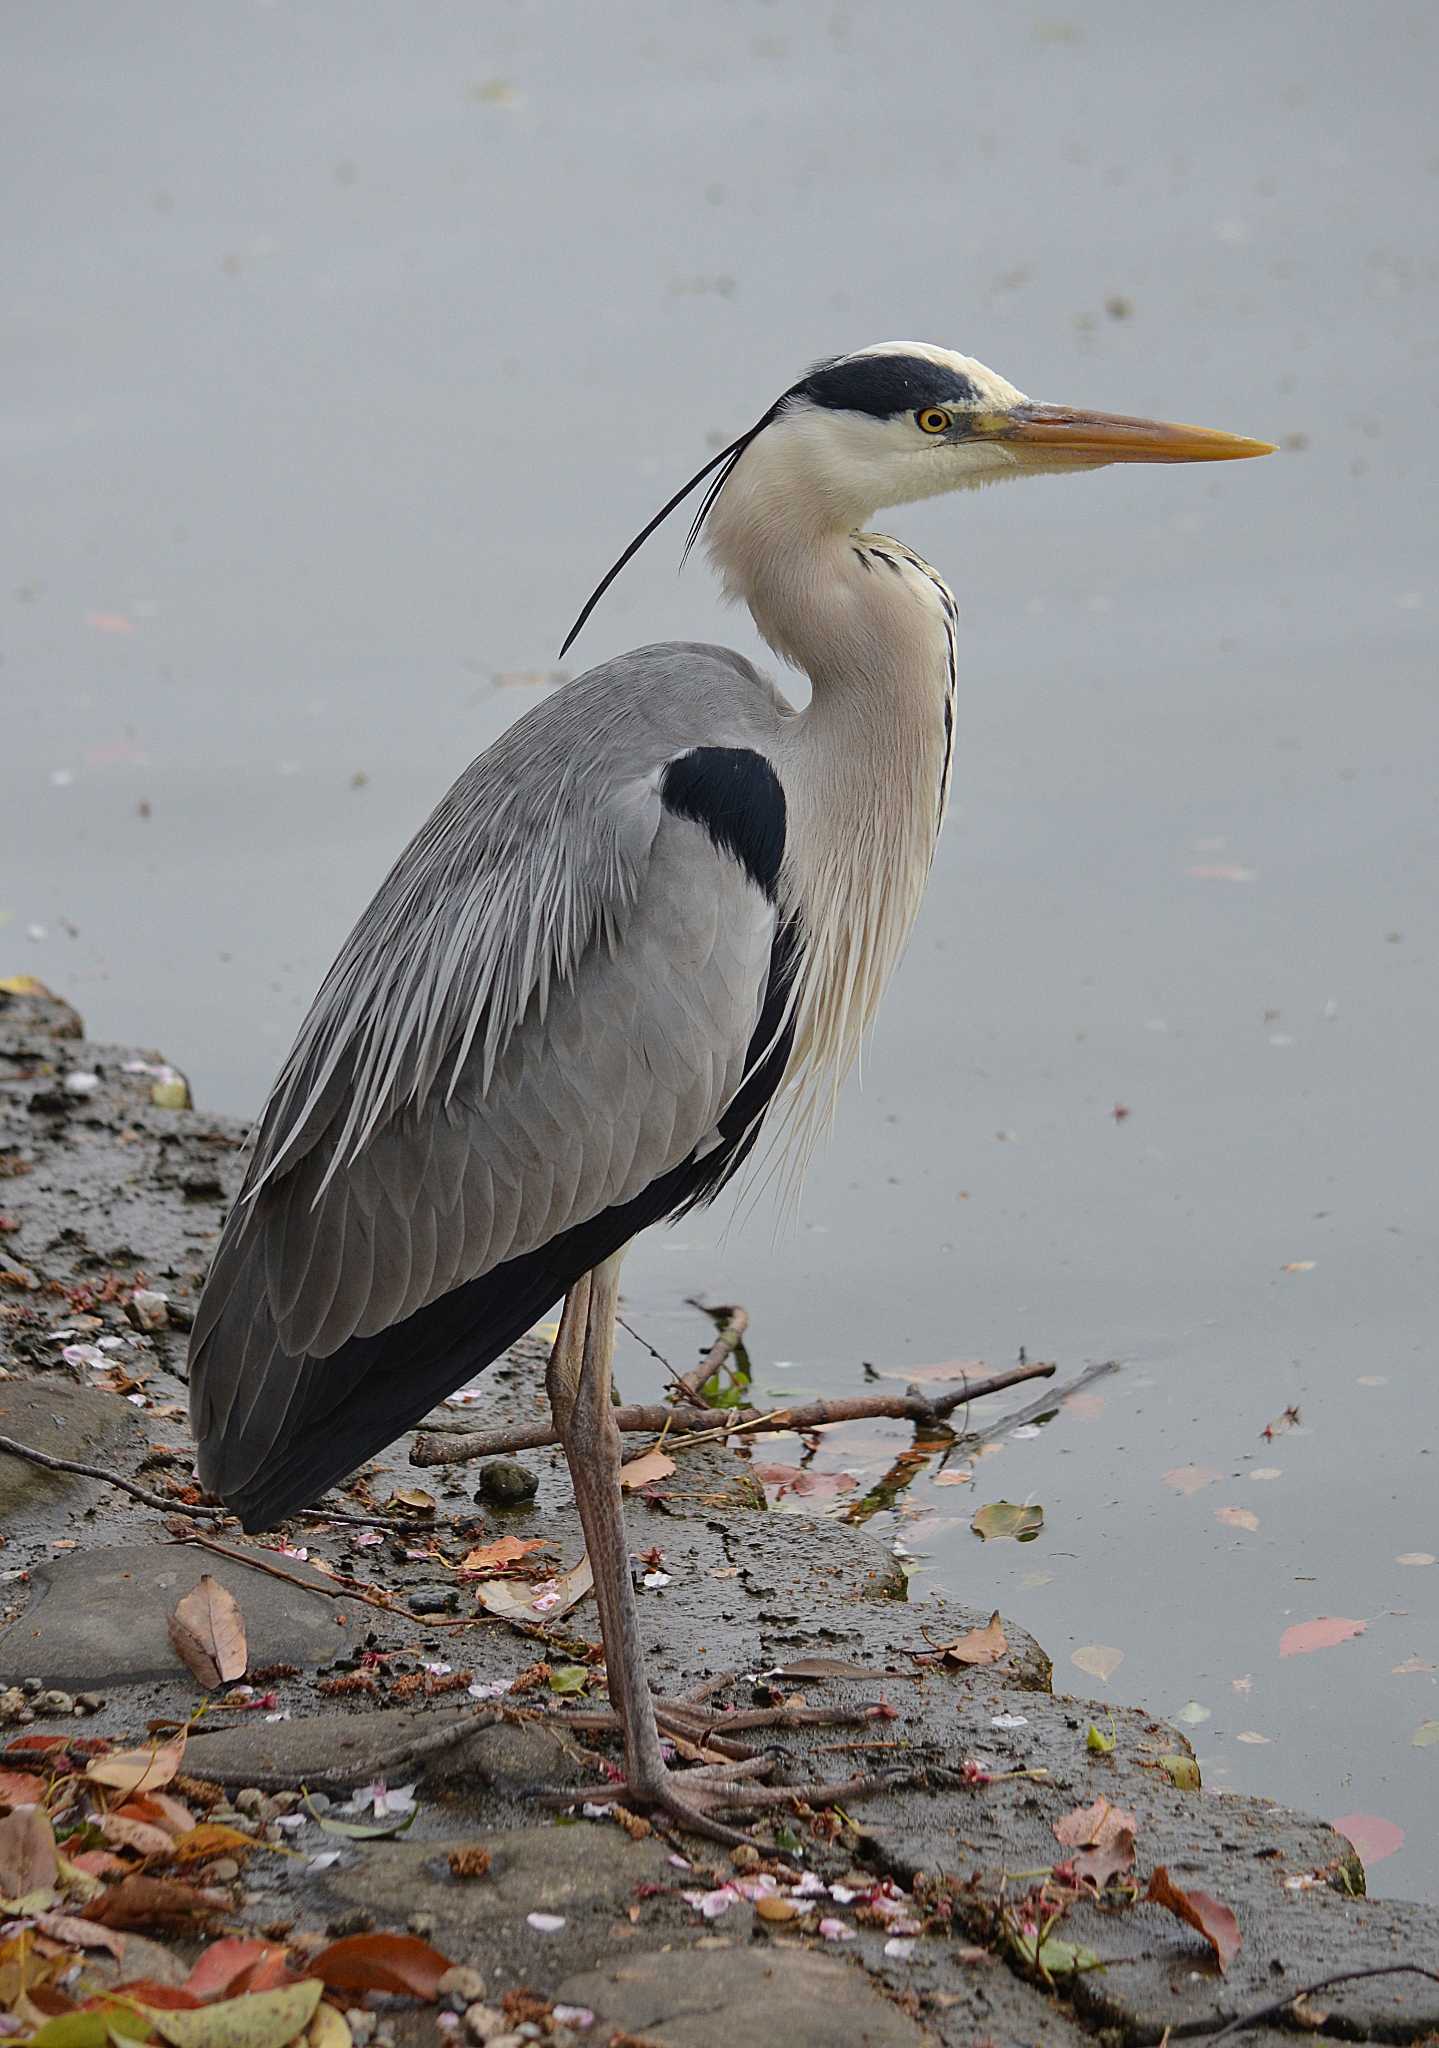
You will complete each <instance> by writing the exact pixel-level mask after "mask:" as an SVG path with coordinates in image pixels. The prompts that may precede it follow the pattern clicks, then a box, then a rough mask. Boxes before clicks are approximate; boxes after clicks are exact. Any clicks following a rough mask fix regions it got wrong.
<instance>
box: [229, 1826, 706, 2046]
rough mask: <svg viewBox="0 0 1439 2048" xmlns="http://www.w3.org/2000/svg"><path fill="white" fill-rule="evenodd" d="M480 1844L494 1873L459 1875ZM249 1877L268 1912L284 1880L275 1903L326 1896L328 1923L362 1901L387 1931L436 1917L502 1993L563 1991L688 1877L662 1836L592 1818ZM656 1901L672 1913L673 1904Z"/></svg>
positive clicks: (361, 1853) (361, 1848) (405, 1843)
mask: <svg viewBox="0 0 1439 2048" xmlns="http://www.w3.org/2000/svg"><path fill="white" fill-rule="evenodd" d="M477 1844H478V1845H480V1846H482V1847H484V1848H485V1849H487V1850H488V1851H489V1853H490V1859H491V1860H490V1872H489V1875H488V1876H487V1877H484V1878H468V1879H461V1878H456V1877H453V1876H452V1875H451V1873H450V1869H449V1863H448V1855H449V1851H450V1850H451V1849H452V1848H461V1847H463V1848H471V1847H474V1846H475V1845H477ZM250 1877H251V1882H252V1884H253V1886H254V1888H255V1890H256V1894H257V1904H258V1906H259V1908H260V1910H259V1913H258V1916H257V1917H258V1918H259V1919H261V1920H263V1919H264V1918H265V1917H266V1906H265V1898H266V1893H265V1891H264V1890H263V1889H262V1887H266V1886H272V1887H273V1888H274V1890H273V1898H274V1907H273V1908H271V1909H270V1910H277V1909H278V1908H279V1907H281V1906H283V1907H284V1908H286V1909H287V1910H288V1911H291V1912H293V1911H294V1910H295V1909H296V1907H297V1906H298V1907H300V1908H301V1909H302V1910H304V1911H305V1912H306V1917H307V1918H313V1917H314V1913H315V1911H316V1909H317V1903H318V1910H319V1911H320V1913H321V1919H322V1924H323V1921H324V1919H325V1918H330V1919H333V1918H334V1917H336V1916H337V1915H340V1914H343V1913H345V1912H347V1911H353V1910H355V1909H357V1908H358V1909H360V1910H362V1911H366V1912H369V1913H372V1914H373V1915H374V1918H375V1924H376V1926H379V1927H403V1926H404V1924H405V1922H406V1920H407V1918H408V1917H409V1916H410V1915H412V1914H414V1913H423V1914H425V1915H427V1916H429V1918H430V1919H431V1920H432V1921H433V1932H432V1934H431V1936H430V1939H432V1940H433V1941H434V1943H435V1944H436V1946H437V1947H439V1948H441V1949H443V1950H444V1952H445V1954H446V1955H448V1956H450V1957H452V1958H453V1959H454V1961H456V1962H459V1963H467V1964H469V1965H470V1966H471V1967H472V1968H474V1969H477V1970H479V1971H480V1972H481V1973H482V1975H483V1976H484V1979H485V1983H486V1987H487V1996H489V1997H490V1998H491V1999H492V2000H495V2001H498V1998H499V1996H500V1994H502V1993H503V1992H505V1991H507V1990H512V1989H520V1988H524V1989H529V1990H535V1991H543V1992H545V1993H546V1994H547V1995H553V1987H554V1986H555V1985H556V1984H558V1983H559V1982H560V1980H561V1979H562V1978H564V1977H568V1976H572V1975H573V1974H575V1972H577V1971H581V1970H590V1969H593V1968H595V1967H596V1966H597V1965H598V1964H599V1963H600V1962H601V1961H602V1960H603V1959H604V1958H605V1957H606V1956H608V1955H610V1954H612V1953H613V1952H614V1950H615V1948H616V1946H617V1945H622V1944H628V1943H631V1942H635V1943H638V1942H639V1941H640V1939H641V1938H642V1936H641V1930H639V1929H637V1928H636V1927H635V1926H634V1925H633V1924H632V1923H631V1922H630V1920H629V1919H628V1918H627V1915H626V1908H627V1906H628V1905H629V1903H630V1901H631V1900H632V1899H634V1897H635V1896H636V1890H637V1888H639V1890H640V1892H641V1893H642V1894H643V1893H644V1892H645V1889H646V1888H648V1887H658V1888H660V1889H665V1890H667V1889H668V1888H669V1887H670V1886H672V1885H674V1884H676V1883H677V1882H679V1879H678V1876H677V1873H676V1872H675V1870H674V1869H673V1868H672V1867H671V1865H670V1862H669V1850H668V1848H667V1846H666V1845H665V1844H664V1843H663V1842H660V1841H658V1840H656V1839H653V1838H652V1839H650V1840H647V1841H640V1842H632V1841H630V1840H629V1839H628V1837H627V1836H625V1835H624V1834H622V1833H621V1832H620V1830H619V1829H618V1828H616V1827H611V1826H594V1825H591V1824H590V1823H589V1822H585V1821H580V1822H576V1823H575V1824H574V1825H573V1826H568V1827H554V1826H550V1825H537V1826H529V1827H524V1826H521V1827H515V1828H485V1829H476V1830H474V1831H473V1832H469V1833H466V1834H463V1835H458V1836H455V1835H452V1836H450V1837H448V1838H445V1839H441V1840H438V1841H430V1842H416V1841H414V1840H413V1839H412V1838H411V1837H409V1836H406V1837H404V1838H403V1839H402V1840H398V1841H389V1842H365V1843H361V1844H357V1845H356V1846H355V1848H354V1849H353V1850H347V1851H346V1852H345V1854H344V1855H343V1857H342V1860H341V1862H340V1863H339V1864H338V1865H336V1866H335V1867H333V1868H332V1869H330V1870H326V1871H324V1872H322V1873H315V1874H309V1873H303V1872H302V1873H300V1874H299V1875H298V1876H294V1875H291V1874H289V1873H279V1874H278V1875H276V1874H272V1873H262V1872H261V1871H260V1870H259V1867H258V1862H257V1863H256V1864H254V1865H252V1866H251V1873H250ZM658 1903H659V1905H660V1907H661V1909H663V1906H664V1903H665V1902H658ZM681 1910H685V1909H681ZM531 1913H543V1914H551V1915H554V1916H556V1917H557V1918H559V1919H561V1920H563V1922H564V1925H563V1926H562V1927H560V1928H559V1929H557V1930H556V1931H555V1932H553V1933H544V1932H541V1931H539V1930H537V1929H535V1928H533V1927H531V1926H530V1924H529V1917H528V1916H529V1915H530V1914H531ZM601 2038H603V2037H601Z"/></svg>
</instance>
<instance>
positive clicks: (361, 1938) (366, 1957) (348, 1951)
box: [306, 1934, 454, 1999]
mask: <svg viewBox="0 0 1439 2048" xmlns="http://www.w3.org/2000/svg"><path fill="white" fill-rule="evenodd" d="M453 1967H454V1965H453V1964H452V1963H451V1962H450V1959H449V1957H448V1956H442V1955H441V1954H440V1951H439V1950H438V1949H437V1948H431V1947H430V1944H429V1943H428V1942H427V1941H421V1940H420V1939H419V1938H418V1936H416V1935H413V1934H348V1935H346V1936H345V1938H344V1939H343V1940H342V1941H332V1942H331V1943H330V1946H329V1947H328V1948H325V1949H321V1951H320V1953H319V1954H318V1955H317V1956H315V1957H314V1958H313V1959H312V1960H311V1962H310V1963H309V1965H308V1966H307V1970H306V1975H307V1976H311V1977H319V1978H320V1979H321V1980H322V1982H323V1983H325V1984H326V1985H328V1986H329V1988H330V1989H331V1990H332V1991H408V1992H409V1993H410V1994H411V1995H412V1996H413V1997H415V1998H424V1999H433V1998H434V1996H435V1993H436V1988H437V1987H438V1985H439V1981H440V1979H441V1977H443V1976H444V1974H445V1972H446V1970H449V1969H452V1968H453Z"/></svg>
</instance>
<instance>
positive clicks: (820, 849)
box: [705, 436, 957, 1168]
mask: <svg viewBox="0 0 1439 2048" xmlns="http://www.w3.org/2000/svg"><path fill="white" fill-rule="evenodd" d="M757 458H759V459H757ZM762 458H763V436H762V437H761V439H760V441H759V442H757V443H756V444H755V446H754V447H753V448H751V449H750V450H748V451H747V452H746V454H745V456H744V457H743V458H742V460H741V461H740V463H739V464H738V465H737V467H736V469H735V471H734V474H733V475H732V476H731V477H730V479H729V481H728V482H727V483H726V485H725V487H724V489H723V490H722V491H721V493H720V495H719V497H718V499H717V500H716V502H715V505H714V507H713V510H712V511H711V513H710V516H709V519H708V520H707V522H706V527H705V534H706V541H707V545H708V547H709V551H710V554H711V556H712V558H713V560H714V562H715V565H716V567H717V568H718V570H719V572H720V574H721V575H722V577H723V579H724V584H725V589H726V591H727V593H728V594H729V595H731V596H732V597H736V598H741V599H743V600H744V602H745V603H746V604H747V605H748V606H749V609H750V611H751V613H752V614H753V616H754V620H755V624H756V625H757V626H758V628H759V630H760V632H761V633H762V634H763V635H764V638H765V639H766V640H767V641H768V643H769V645H770V646H771V647H773V648H774V650H775V652H776V653H777V654H779V655H780V656H781V657H782V658H783V659H784V660H786V661H788V662H790V663H791V664H792V665H793V666H795V667H796V668H800V669H803V670H804V671H805V673H806V674H807V675H808V676H809V679H810V682H811V685H812V689H813V695H812V698H811V701H810V703H809V705H808V707H807V708H806V709H805V710H804V711H803V712H801V713H800V714H799V715H798V716H797V717H796V718H795V719H794V720H793V722H792V724H791V725H790V726H789V727H788V729H787V730H786V731H785V733H784V736H783V739H782V742H781V756H782V757H781V758H780V759H778V760H777V763H776V765H777V766H778V768H779V771H780V777H781V781H782V782H783V783H784V785H785V792H786V802H787V806H788V821H787V835H786V846H787V850H786V856H785V887H784V893H785V897H786V900H787V902H788V903H789V904H790V905H791V906H793V907H794V908H795V909H797V910H798V912H799V914H800V917H801V919H802V921H803V926H804V936H805V953H804V965H803V967H802V970H801V974H800V978H799V984H798V989H797V993H796V999H795V1000H796V1040H795V1054H794V1058H793V1060H792V1062H791V1066H790V1070H789V1073H788V1075H787V1077H786V1079H787V1083H788V1084H792V1093H791V1097H790V1101H789V1103H788V1106H787V1112H786V1115H785V1124H786V1126H787V1132H788V1136H789V1138H790V1140H791V1141H792V1143H793V1146H794V1153H795V1165H796V1168H801V1167H802V1165H803V1162H804V1159H805V1157H807V1155H808V1152H809V1150H810V1148H811V1147H812V1145H813V1143H814V1141H815V1139H816V1138H817V1137H818V1136H819V1135H820V1134H821V1132H822V1131H823V1129H824V1127H825V1125H826V1124H827V1123H828V1121H829V1117H830V1114H831V1112H832V1109H833V1105H834V1100H835V1097H836V1095H837V1092H838V1088H839V1084H840V1081H841V1080H842V1079H843V1077H844V1075H845V1073H846V1072H847V1071H848V1069H849V1068H850V1066H851V1065H852V1064H853V1063H854V1061H855V1059H856V1057H857V1056H858V1053H859V1050H860V1044H861V1040H862V1038H863V1035H864V1032H865V1030H866V1029H867V1027H868V1025H869V1024H870V1022H871V1021H872V1019H873V1016H874V1013H875V1010H876V1008H877V1006H878V1003H879V999H880V996H881V995H882V993H883V991H884V987H885V984H886V983H887V981H888V979H889V976H890V974H891V972H892V970H893V968H894V966H895V963H896V962H897V960H898V958H899V955H900V953H901V951H902V950H903V947H904V942H905V940H906V938H907V937H908V935H909V930H910V927H911V925H912V923H913V921H914V917H915V913H916V912H917V910H918V908H919V904H920V900H921V897H922V896H923V893H924V885H925V882H926V880H927V878H928V874H929V867H930V861H931V859H932V857H933V852H934V842H935V837H936V834H937V832H938V829H939V825H940V822H941V819H942V817H943V811H944V805H945V801H946V798H947V795H948V785H949V768H950V758H951V740H952V732H953V719H954V675H955V627H956V622H957V613H956V610H955V606H954V600H953V598H952V597H951V595H950V593H949V591H948V589H947V588H946V586H945V584H944V583H943V581H942V579H941V578H940V577H939V576H938V575H937V574H936V572H935V571H934V570H932V569H931V568H929V566H928V565H927V564H926V563H924V562H923V561H921V560H920V558H919V556H917V555H915V554H914V553H912V551H911V550H910V549H908V548H906V547H904V546H903V544H902V543H900V542H898V541H893V540H889V539H887V538H885V537H884V536H882V535H876V534H869V533H864V532H862V531H860V530H859V526H858V520H859V519H862V518H863V517H864V511H863V509H860V510H859V511H858V517H857V518H856V519H855V520H853V521H851V520H850V519H848V518H847V517H846V516H845V515H846V513H847V512H848V511H849V510H850V509H851V508H849V507H846V506H836V505H835V504H834V503H832V502H830V501H828V500H827V499H824V498H820V497H812V498H810V499H808V500H807V501H806V499H805V497H804V494H803V493H800V492H797V491H796V488H795V484H794V478H793V472H792V471H791V472H790V473H789V475H788V476H786V475H785V474H784V473H783V471H782V467H781V465H780V464H779V463H778V462H766V461H765V460H763V459H762ZM797 499H799V500H800V502H798V503H797V502H796V501H797ZM791 764H792V766H793V770H794V772H792V773H789V774H786V772H785V771H786V768H787V766H790V765H791Z"/></svg>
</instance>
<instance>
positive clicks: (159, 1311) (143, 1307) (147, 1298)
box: [129, 1287, 170, 1330]
mask: <svg viewBox="0 0 1439 2048" xmlns="http://www.w3.org/2000/svg"><path fill="white" fill-rule="evenodd" d="M129 1310H130V1320H131V1322H132V1323H133V1324H134V1325H135V1327H136V1329H137V1330H163V1329H164V1328H165V1326H166V1324H167V1323H168V1322H169V1320H170V1303H169V1298H168V1297H167V1296H166V1295H163V1294H159V1293H157V1292H156V1291H155V1289H154V1288H152V1287H137V1288H136V1289H135V1292H134V1293H133V1294H132V1295H131V1296H130V1304H129Z"/></svg>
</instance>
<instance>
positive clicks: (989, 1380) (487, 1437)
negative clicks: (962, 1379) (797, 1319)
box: [410, 1365, 1077, 1465]
mask: <svg viewBox="0 0 1439 2048" xmlns="http://www.w3.org/2000/svg"><path fill="white" fill-rule="evenodd" d="M1055 1370H1056V1368H1055V1367H1054V1366H1052V1365H1016V1366H1012V1367H1011V1368H1010V1369H1009V1371H1008V1372H996V1373H990V1374H989V1375H988V1376H987V1377H986V1378H984V1379H981V1380H972V1381H968V1382H967V1383H966V1384H965V1385H964V1386H962V1387H961V1388H960V1389H959V1390H958V1391H957V1392H956V1393H953V1394H943V1395H940V1396H938V1397H937V1398H934V1399H931V1397H930V1396H929V1395H927V1394H919V1393H910V1394H858V1395H854V1396H851V1397H846V1398H843V1399H840V1400H835V1401H806V1402H802V1403H800V1404H799V1405H797V1406H795V1407H793V1408H772V1409H760V1408H725V1409H715V1408H692V1407H679V1408H671V1407H667V1406H662V1405H658V1404H656V1405H655V1406H641V1407H632V1408H616V1409H615V1410H614V1411H613V1419H614V1424H615V1427H616V1429H619V1430H621V1431H624V1432H626V1433H628V1432H632V1431H637V1430H653V1431H659V1430H663V1429H666V1428H667V1429H669V1430H670V1431H672V1432H673V1431H675V1430H686V1431H699V1432H702V1433H703V1434H704V1435H706V1436H716V1437H719V1436H727V1435H729V1434H730V1433H731V1432H732V1431H734V1430H752V1429H756V1428H760V1429H785V1430H801V1431H807V1430H811V1429H823V1428H825V1427H826V1426H827V1425H828V1424H830V1423H835V1422H864V1421H869V1420H872V1419H878V1418H882V1419H885V1420H889V1421H898V1422H921V1423H930V1424H933V1423H937V1422H943V1421H945V1420H946V1418H947V1417H948V1416H950V1415H952V1414H953V1413H954V1411H955V1409H956V1408H962V1407H964V1405H965V1404H966V1403H967V1402H969V1401H978V1400H980V1399H981V1398H982V1397H983V1396H984V1395H986V1394H997V1393H999V1392H1000V1391H1001V1389H1002V1388H1004V1387H1013V1386H1018V1385H1019V1383H1020V1382H1021V1381H1022V1380H1038V1379H1052V1378H1053V1376H1054V1373H1055ZM1076 1384H1077V1383H1076ZM1070 1391H1072V1389H1071V1390H1070ZM1047 1405H1048V1404H1046V1406H1047ZM559 1440H560V1439H559V1432H558V1430H557V1429H556V1428H555V1426H554V1423H553V1422H532V1423H529V1424H527V1425H526V1426H525V1427H523V1428H521V1429H496V1430H475V1431H473V1432H466V1434H464V1435H462V1436H448V1435H446V1436H440V1435H435V1434H429V1435H425V1436H419V1437H416V1439H415V1442H414V1446H413V1448H412V1450H411V1452H410V1463H411V1464H412V1465H462V1464H465V1463H467V1462H468V1461H469V1460H470V1459H471V1458H494V1457H500V1456H505V1455H508V1454H509V1453H511V1452H514V1451H537V1450H542V1449H543V1448H544V1447H545V1446H546V1445H548V1444H556V1443H558V1442H559ZM668 1441H669V1443H670V1445H671V1447H673V1444H674V1441H675V1439H674V1436H673V1434H672V1435H671V1436H670V1438H669V1440H668Z"/></svg>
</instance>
